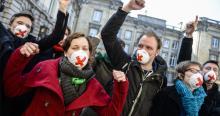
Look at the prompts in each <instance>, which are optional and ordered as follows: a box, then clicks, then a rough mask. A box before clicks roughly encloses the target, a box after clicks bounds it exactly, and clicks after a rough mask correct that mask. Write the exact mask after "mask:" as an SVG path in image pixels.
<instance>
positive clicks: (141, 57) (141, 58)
mask: <svg viewBox="0 0 220 116" xmlns="http://www.w3.org/2000/svg"><path fill="white" fill-rule="evenodd" d="M136 58H137V61H138V62H139V63H141V64H146V63H147V62H148V61H149V60H150V56H149V54H148V53H147V51H145V50H144V49H140V50H137V54H136Z"/></svg>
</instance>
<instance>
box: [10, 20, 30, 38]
mask: <svg viewBox="0 0 220 116" xmlns="http://www.w3.org/2000/svg"><path fill="white" fill-rule="evenodd" d="M18 27H24V28H18ZM31 27H32V21H31V20H30V19H29V18H28V17H25V16H20V17H17V18H15V20H14V21H13V22H12V23H11V25H10V30H11V32H12V33H14V34H15V35H16V36H17V37H20V38H23V37H24V36H27V35H28V34H29V33H30V31H31ZM19 29H20V30H19ZM22 29H23V30H22Z"/></svg>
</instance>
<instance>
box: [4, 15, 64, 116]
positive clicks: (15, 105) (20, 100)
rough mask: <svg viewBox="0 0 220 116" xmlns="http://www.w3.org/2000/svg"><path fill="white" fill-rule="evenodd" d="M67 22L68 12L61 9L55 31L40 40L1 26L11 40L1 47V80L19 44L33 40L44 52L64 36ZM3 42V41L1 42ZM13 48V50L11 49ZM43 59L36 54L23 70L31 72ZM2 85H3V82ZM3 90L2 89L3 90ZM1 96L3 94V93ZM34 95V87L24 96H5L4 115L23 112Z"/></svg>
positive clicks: (6, 36)
mask: <svg viewBox="0 0 220 116" xmlns="http://www.w3.org/2000/svg"><path fill="white" fill-rule="evenodd" d="M67 22H68V13H67V14H66V15H65V14H64V13H62V12H61V11H58V14H57V21H56V25H55V28H54V30H53V32H52V33H51V34H50V35H49V36H47V37H46V38H42V39H41V40H40V41H37V40H36V37H34V36H32V35H28V36H27V37H26V38H24V39H21V38H18V37H16V36H14V35H13V34H12V32H11V31H10V30H6V29H5V28H3V27H0V28H1V29H0V30H1V31H2V30H3V31H5V32H6V31H7V33H4V34H0V38H2V37H4V38H7V41H9V42H10V46H9V45H8V44H6V43H5V42H4V43H3V44H2V45H3V46H6V49H0V50H1V51H0V53H1V56H0V60H1V64H0V67H1V75H0V82H1V83H2V77H3V71H4V68H5V65H6V63H7V61H8V59H9V56H10V54H11V53H12V51H14V50H15V49H16V48H18V47H19V46H21V45H23V44H24V43H25V42H33V43H37V44H38V45H39V48H40V52H43V51H45V50H48V49H50V48H52V46H53V45H55V44H57V43H58V42H59V41H60V40H61V39H62V38H63V36H64V33H65V30H66V26H67ZM0 41H1V39H0ZM0 43H2V42H0ZM11 48H12V50H11ZM3 51H8V52H3ZM40 61H41V56H40V54H38V55H36V56H35V57H34V58H33V59H32V60H31V61H30V62H29V64H28V65H27V66H26V67H25V70H24V71H23V72H24V73H25V72H29V71H30V70H31V69H32V68H33V67H34V66H35V65H36V64H37V63H38V62H40ZM0 86H3V85H2V84H1V85H0ZM2 91H3V90H1V92H2ZM1 96H3V95H2V94H1ZM33 96H34V89H33V90H32V91H28V92H27V93H25V94H23V95H22V96H18V97H16V98H13V99H11V98H8V97H7V98H4V100H2V101H4V102H5V103H1V102H2V101H0V104H4V107H3V108H4V109H3V111H4V112H5V113H4V115H6V116H7V115H13V116H14V115H20V114H21V112H23V111H24V109H25V108H26V107H27V106H28V105H29V103H30V101H31V100H32V97H33Z"/></svg>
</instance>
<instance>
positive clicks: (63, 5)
mask: <svg viewBox="0 0 220 116" xmlns="http://www.w3.org/2000/svg"><path fill="white" fill-rule="evenodd" d="M70 1H71V0H60V1H59V4H60V6H59V10H60V11H61V12H63V13H65V14H66V12H67V8H68V5H69V4H70Z"/></svg>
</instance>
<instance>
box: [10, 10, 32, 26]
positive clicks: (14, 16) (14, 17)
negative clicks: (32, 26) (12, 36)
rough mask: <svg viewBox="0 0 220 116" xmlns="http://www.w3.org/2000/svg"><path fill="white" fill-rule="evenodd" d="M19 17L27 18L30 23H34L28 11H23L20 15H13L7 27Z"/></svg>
mask: <svg viewBox="0 0 220 116" xmlns="http://www.w3.org/2000/svg"><path fill="white" fill-rule="evenodd" d="M21 16H24V17H27V18H29V19H30V20H31V22H32V23H33V22H34V17H33V14H32V12H31V11H29V10H24V11H21V12H20V13H16V14H14V15H13V16H12V17H11V19H10V22H9V25H11V24H12V23H13V22H14V20H15V19H16V18H18V17H21Z"/></svg>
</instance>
